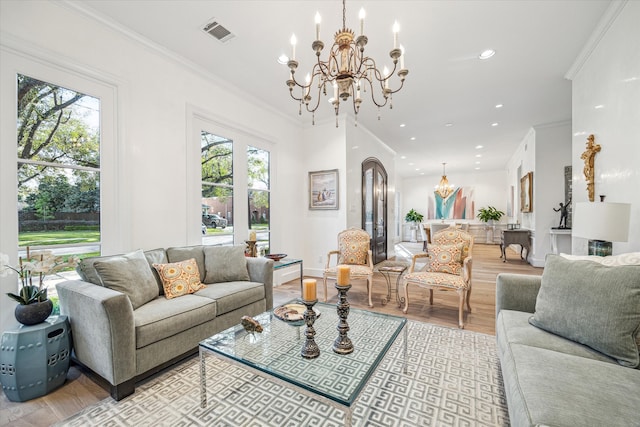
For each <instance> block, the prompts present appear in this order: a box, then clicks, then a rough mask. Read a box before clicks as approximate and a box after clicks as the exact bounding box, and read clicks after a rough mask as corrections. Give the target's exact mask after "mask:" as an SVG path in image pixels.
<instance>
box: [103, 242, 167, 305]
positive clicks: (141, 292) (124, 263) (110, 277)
mask: <svg viewBox="0 0 640 427" xmlns="http://www.w3.org/2000/svg"><path fill="white" fill-rule="evenodd" d="M93 265H94V267H95V269H96V271H97V272H98V274H99V275H100V279H101V280H102V283H103V285H104V286H106V287H107V288H110V289H113V290H116V291H119V292H122V293H123V294H125V295H127V296H128V297H129V300H130V301H131V305H132V306H133V309H134V310H135V309H137V308H138V307H141V306H142V305H144V304H146V303H147V302H149V301H152V300H153V299H155V298H156V297H157V296H158V295H159V292H158V284H157V283H156V279H155V278H154V277H153V273H152V272H151V268H150V267H149V262H148V261H147V259H146V258H145V256H144V253H143V252H142V251H141V250H138V251H135V252H132V253H130V254H125V255H118V256H113V257H110V258H108V259H105V260H98V261H96V262H95V263H94V264H93Z"/></svg>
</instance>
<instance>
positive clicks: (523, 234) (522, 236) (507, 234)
mask: <svg viewBox="0 0 640 427" xmlns="http://www.w3.org/2000/svg"><path fill="white" fill-rule="evenodd" d="M530 235H531V233H530V232H529V230H502V236H501V238H500V252H501V254H502V255H501V258H502V262H507V254H506V249H507V246H509V245H520V258H521V259H525V258H524V257H523V256H522V252H523V251H524V250H525V249H526V250H527V256H528V255H529V250H530V247H531V246H530V243H529V239H530Z"/></svg>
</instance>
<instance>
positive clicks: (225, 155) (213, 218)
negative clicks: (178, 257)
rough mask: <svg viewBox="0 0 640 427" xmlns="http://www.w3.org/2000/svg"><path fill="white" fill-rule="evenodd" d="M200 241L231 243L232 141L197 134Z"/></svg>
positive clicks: (232, 222)
mask: <svg viewBox="0 0 640 427" xmlns="http://www.w3.org/2000/svg"><path fill="white" fill-rule="evenodd" d="M200 157H201V164H202V200H201V210H202V225H201V227H202V243H203V244H205V245H232V244H233V228H234V221H233V141H232V140H230V139H228V138H225V137H222V136H218V135H214V134H212V133H209V132H207V131H201V133H200Z"/></svg>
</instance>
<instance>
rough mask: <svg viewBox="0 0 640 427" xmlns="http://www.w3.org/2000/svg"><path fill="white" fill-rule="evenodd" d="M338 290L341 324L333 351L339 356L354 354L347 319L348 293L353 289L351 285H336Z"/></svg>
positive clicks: (339, 323)
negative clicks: (348, 334)
mask: <svg viewBox="0 0 640 427" xmlns="http://www.w3.org/2000/svg"><path fill="white" fill-rule="evenodd" d="M336 289H337V290H338V304H337V307H336V309H337V311H338V317H339V318H340V322H338V326H337V327H336V329H337V330H338V338H336V340H335V341H334V342H333V351H334V352H336V353H338V354H349V353H352V352H353V343H352V342H351V339H350V338H349V337H348V336H347V332H348V331H349V324H348V323H347V317H348V316H349V301H347V292H348V291H349V289H351V285H344V286H342V285H338V284H337V283H336Z"/></svg>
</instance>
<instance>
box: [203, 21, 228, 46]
mask: <svg viewBox="0 0 640 427" xmlns="http://www.w3.org/2000/svg"><path fill="white" fill-rule="evenodd" d="M202 30H203V31H204V32H205V33H207V34H209V35H211V36H213V37H215V38H216V39H218V40H220V41H221V42H223V43H225V42H227V41H229V40H231V39H232V38H234V37H235V35H233V34H231V31H229V30H227V29H226V28H225V27H223V26H222V25H220V23H219V22H218V21H215V20H213V21H211V22H209V23H208V24H207V25H205V26H204V28H203V29H202Z"/></svg>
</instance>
